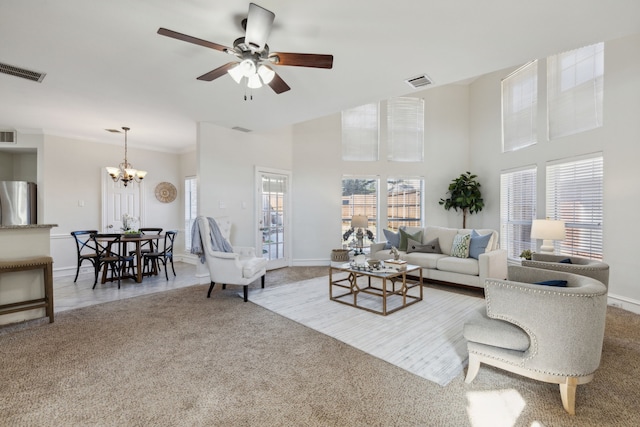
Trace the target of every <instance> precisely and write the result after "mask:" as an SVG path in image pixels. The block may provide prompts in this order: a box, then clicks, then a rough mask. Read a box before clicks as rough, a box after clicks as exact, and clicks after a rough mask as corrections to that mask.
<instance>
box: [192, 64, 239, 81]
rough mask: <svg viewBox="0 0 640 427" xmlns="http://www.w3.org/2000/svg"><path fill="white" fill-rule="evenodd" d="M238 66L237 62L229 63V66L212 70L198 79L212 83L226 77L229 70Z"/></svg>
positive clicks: (225, 65)
mask: <svg viewBox="0 0 640 427" xmlns="http://www.w3.org/2000/svg"><path fill="white" fill-rule="evenodd" d="M237 64H238V63H237V62H229V63H228V64H224V65H222V66H220V67H218V68H216V69H215V70H211V71H209V72H208V73H205V74H203V75H201V76H200V77H198V80H204V81H205V82H210V81H212V80H215V79H217V78H218V77H220V76H224V75H225V74H227V70H229V69H230V68H233V67H235V66H236V65H237Z"/></svg>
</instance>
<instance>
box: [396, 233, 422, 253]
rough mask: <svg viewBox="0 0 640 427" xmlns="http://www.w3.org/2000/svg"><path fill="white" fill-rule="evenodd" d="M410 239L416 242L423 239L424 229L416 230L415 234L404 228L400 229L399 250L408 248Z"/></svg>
mask: <svg viewBox="0 0 640 427" xmlns="http://www.w3.org/2000/svg"><path fill="white" fill-rule="evenodd" d="M409 239H411V240H415V241H416V242H421V241H422V230H420V231H418V232H416V233H415V234H409V233H407V232H406V231H404V230H403V229H400V246H398V250H399V251H406V250H407V243H408V242H409Z"/></svg>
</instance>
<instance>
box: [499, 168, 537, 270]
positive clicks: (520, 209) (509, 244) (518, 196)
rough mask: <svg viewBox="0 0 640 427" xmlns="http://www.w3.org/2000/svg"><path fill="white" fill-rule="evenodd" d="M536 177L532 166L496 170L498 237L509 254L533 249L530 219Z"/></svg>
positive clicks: (533, 215)
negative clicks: (498, 198) (498, 200)
mask: <svg viewBox="0 0 640 427" xmlns="http://www.w3.org/2000/svg"><path fill="white" fill-rule="evenodd" d="M536 179H537V168H536V167H529V168H526V169H521V170H516V171H511V172H504V173H502V174H500V237H501V246H502V249H506V251H507V256H508V257H509V258H513V259H517V258H519V257H520V254H521V253H522V251H524V250H527V249H528V250H531V251H534V250H535V247H536V246H535V241H534V240H532V239H531V222H532V220H533V219H534V218H535V217H536V199H537V198H536Z"/></svg>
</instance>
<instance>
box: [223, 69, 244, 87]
mask: <svg viewBox="0 0 640 427" xmlns="http://www.w3.org/2000/svg"><path fill="white" fill-rule="evenodd" d="M227 73H229V75H230V76H231V78H232V79H233V80H234V81H235V82H236V83H238V84H240V82H241V81H242V78H243V77H244V74H243V73H242V68H240V64H238V65H236V66H235V67H233V68H229V69H228V70H227Z"/></svg>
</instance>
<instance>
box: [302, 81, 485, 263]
mask: <svg viewBox="0 0 640 427" xmlns="http://www.w3.org/2000/svg"><path fill="white" fill-rule="evenodd" d="M410 96H418V97H422V98H424V100H425V128H426V132H425V159H424V161H423V162H411V163H408V162H389V161H387V160H386V158H387V149H386V123H385V120H384V119H383V120H381V129H380V138H381V144H380V156H379V158H380V160H378V161H377V162H345V161H343V160H342V146H341V144H342V135H341V115H340V114H334V115H331V116H328V117H323V118H320V119H316V120H311V121H308V122H305V123H301V124H298V125H295V126H294V131H293V135H294V136H293V165H294V170H293V176H294V179H293V203H294V205H293V206H294V207H293V210H294V215H295V219H294V221H295V222H294V224H295V225H294V243H293V249H294V263H295V264H297V265H313V264H315V265H318V264H323V263H328V260H329V256H330V253H331V249H335V248H339V247H341V245H342V241H341V224H340V218H341V203H340V201H341V200H340V194H341V192H342V177H343V176H344V175H360V176H362V175H369V176H371V175H376V176H378V177H379V178H380V182H381V185H382V184H383V183H385V182H386V180H387V178H393V177H415V176H422V177H424V178H425V221H426V223H427V224H436V225H443V226H447V225H451V226H456V227H460V226H462V217H461V216H459V215H457V214H456V213H455V212H454V211H450V212H447V211H445V210H444V209H443V208H442V207H441V206H440V205H439V204H438V201H439V200H440V198H441V197H443V196H445V193H446V190H447V187H448V185H449V182H450V181H451V180H452V179H453V178H455V177H456V176H458V175H459V174H460V173H462V172H464V171H466V170H467V168H468V151H469V146H468V143H469V135H468V118H467V111H468V104H467V100H468V88H467V86H460V85H450V86H446V87H440V88H433V89H429V90H426V91H421V92H417V93H415V94H411V95H410ZM382 104H383V105H382V107H383V108H381V110H382V111H386V109H385V108H384V102H383V103H382ZM383 215H385V213H383ZM384 219H385V218H384V216H382V218H381V221H382V222H381V224H380V229H382V228H385V227H386V226H387V224H386V222H384ZM470 224H473V222H472V221H470Z"/></svg>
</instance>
